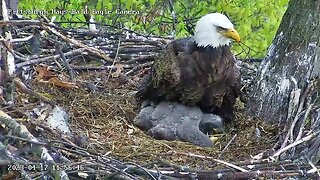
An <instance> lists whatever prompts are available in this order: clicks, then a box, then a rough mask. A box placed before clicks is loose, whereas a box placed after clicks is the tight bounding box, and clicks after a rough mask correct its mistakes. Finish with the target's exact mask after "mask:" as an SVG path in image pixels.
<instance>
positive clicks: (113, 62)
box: [106, 38, 121, 82]
mask: <svg viewBox="0 0 320 180" xmlns="http://www.w3.org/2000/svg"><path fill="white" fill-rule="evenodd" d="M120 42H121V41H120V38H119V40H118V48H117V52H116V56H115V57H114V59H113V61H112V66H114V65H115V64H116V60H117V58H118V53H119V49H120ZM111 72H112V69H110V71H109V73H108V76H107V81H106V82H108V81H109V78H110V75H111Z"/></svg>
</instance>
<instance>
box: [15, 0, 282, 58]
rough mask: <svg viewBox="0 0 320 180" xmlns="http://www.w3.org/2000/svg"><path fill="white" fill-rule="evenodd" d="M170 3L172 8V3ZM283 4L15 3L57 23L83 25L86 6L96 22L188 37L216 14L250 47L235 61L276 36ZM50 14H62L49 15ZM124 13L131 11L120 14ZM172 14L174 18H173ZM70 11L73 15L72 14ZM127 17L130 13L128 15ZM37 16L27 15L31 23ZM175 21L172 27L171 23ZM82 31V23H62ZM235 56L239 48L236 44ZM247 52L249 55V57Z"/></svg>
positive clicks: (244, 0) (224, 0) (226, 0)
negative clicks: (203, 18)
mask: <svg viewBox="0 0 320 180" xmlns="http://www.w3.org/2000/svg"><path fill="white" fill-rule="evenodd" d="M170 2H172V3H173V4H171V3H170ZM287 3H288V0H268V1H265V0H232V1H231V0H220V1H219V0H203V1H198V0H180V1H173V0H172V1H170V0H169V1H168V0H165V1H155V0H118V1H106V0H59V1H52V0H41V1H34V0H20V1H19V7H20V9H22V10H30V9H36V10H46V11H47V12H49V13H48V14H47V16H48V17H49V18H50V17H51V16H53V15H55V16H56V18H57V19H56V22H59V21H60V22H61V21H64V22H69V21H73V22H74V21H77V22H79V21H82V22H86V18H85V16H87V20H88V17H89V16H88V15H84V14H83V10H84V8H85V7H87V9H88V10H89V12H90V14H94V17H95V20H96V22H101V23H102V24H109V25H113V26H117V27H124V28H127V29H131V30H134V31H137V32H140V33H142V34H154V35H163V36H168V35H174V36H176V37H184V36H189V35H190V34H191V33H192V28H193V27H194V25H195V22H196V21H197V20H198V19H199V18H200V17H201V16H203V15H205V14H207V13H211V12H221V13H225V14H227V15H228V16H229V18H230V19H231V21H232V22H233V23H234V24H235V28H236V29H237V31H238V32H239V34H240V36H241V39H242V42H243V43H244V44H246V45H247V46H249V47H250V49H251V50H249V49H248V48H246V47H245V48H244V49H245V50H246V52H243V53H241V54H240V57H242V58H243V57H245V56H249V57H263V56H264V55H265V52H266V49H267V47H268V46H269V45H270V44H271V42H272V40H273V38H274V35H275V33H276V31H277V28H278V26H279V23H280V21H281V17H282V15H283V14H284V12H285V10H286V6H287ZM52 10H56V11H58V10H60V11H63V10H67V13H66V14H57V13H56V14H52ZM125 10H129V11H130V10H132V11H130V12H128V11H127V12H124V11H125ZM172 10H173V11H174V12H175V16H174V15H173V14H172ZM71 11H72V12H73V13H71ZM129 13H132V14H129ZM36 16H37V15H35V14H30V15H29V17H31V18H35V17H36ZM173 21H175V23H173ZM63 25H64V26H70V25H71V26H72V27H73V28H74V27H75V26H83V25H84V24H77V25H75V24H68V23H66V24H63ZM234 50H235V51H236V53H240V52H242V51H243V50H242V48H241V47H240V46H239V45H238V44H235V46H234ZM248 51H250V52H248Z"/></svg>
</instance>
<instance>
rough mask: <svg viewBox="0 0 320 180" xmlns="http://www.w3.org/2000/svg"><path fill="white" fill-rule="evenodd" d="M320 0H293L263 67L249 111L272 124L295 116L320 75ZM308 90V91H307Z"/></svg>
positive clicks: (248, 105) (248, 106)
mask: <svg viewBox="0 0 320 180" xmlns="http://www.w3.org/2000/svg"><path fill="white" fill-rule="evenodd" d="M319 39H320V1H319V0H311V1H300V0H291V1H290V3H289V6H288V9H287V11H286V13H285V15H284V17H283V20H282V22H281V25H280V27H279V29H278V32H277V35H276V37H275V39H274V41H273V43H272V45H271V46H270V48H269V50H268V54H267V56H266V58H265V59H264V60H263V61H262V64H261V66H260V77H257V80H256V83H257V86H255V87H256V88H254V90H253V95H252V97H251V98H250V100H249V102H248V104H247V108H246V110H247V112H248V113H249V114H251V115H254V116H258V117H260V118H263V119H265V120H268V121H272V122H285V121H286V119H287V118H290V117H292V116H294V115H295V112H297V110H298V108H299V102H301V100H303V99H302V97H303V96H304V93H309V94H310V93H312V92H308V91H313V92H315V91H314V88H313V90H312V88H311V89H310V87H311V86H312V84H314V82H313V81H314V80H315V78H316V77H319V73H320V48H319V43H320V40H319ZM308 87H309V88H308Z"/></svg>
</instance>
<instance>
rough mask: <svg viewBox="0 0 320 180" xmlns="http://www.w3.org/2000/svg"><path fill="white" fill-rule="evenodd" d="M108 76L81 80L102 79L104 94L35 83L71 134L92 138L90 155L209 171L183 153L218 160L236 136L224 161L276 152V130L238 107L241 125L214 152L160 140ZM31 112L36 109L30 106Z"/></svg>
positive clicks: (128, 90)
mask: <svg viewBox="0 0 320 180" xmlns="http://www.w3.org/2000/svg"><path fill="white" fill-rule="evenodd" d="M106 77H107V72H105V73H103V72H99V73H93V72H90V73H85V74H82V75H81V76H80V79H82V80H83V81H84V80H85V81H88V82H94V81H96V80H97V79H98V80H99V81H100V84H101V85H103V86H104V88H103V89H104V92H88V91H86V90H84V89H74V90H61V89H56V88H54V87H45V86H44V85H40V84H36V83H33V89H34V90H35V91H37V92H39V93H41V94H44V95H46V96H48V97H51V98H53V99H55V100H56V102H58V104H59V105H61V106H63V107H64V108H65V109H66V110H67V112H68V113H69V115H70V119H71V121H70V124H71V126H70V127H71V129H72V132H74V133H76V134H82V135H86V136H88V137H89V140H88V142H87V143H85V144H84V146H85V147H86V148H88V149H89V150H91V151H94V152H99V153H101V154H105V153H107V152H111V154H112V155H114V156H116V157H118V158H119V159H122V160H124V161H133V162H137V163H142V164H146V163H150V162H156V161H161V162H167V163H170V164H175V165H182V166H186V165H187V166H189V167H194V168H199V169H207V168H210V167H211V166H214V165H216V164H215V163H213V162H212V161H210V160H205V159H199V158H195V157H190V156H186V155H183V153H193V154H199V155H202V156H211V157H215V158H217V157H218V155H219V154H220V153H221V150H222V149H223V148H225V146H226V145H227V144H228V142H229V141H230V140H231V139H232V137H233V136H234V135H235V134H237V137H236V138H235V139H234V141H233V142H232V143H231V144H230V146H229V147H228V148H227V149H226V151H225V152H224V153H223V155H222V156H221V157H220V159H224V160H227V161H232V162H235V161H239V160H245V159H248V158H250V157H251V156H254V155H257V154H258V153H260V152H263V151H265V150H266V149H268V148H271V147H272V146H273V144H274V143H275V142H276V139H275V137H276V134H277V131H278V129H277V127H276V126H274V125H271V124H268V123H265V122H262V121H260V120H257V119H251V118H248V117H246V116H245V115H243V114H242V113H241V111H242V109H243V107H242V106H241V104H238V108H237V109H238V112H237V120H236V121H234V122H232V123H230V124H227V126H226V132H225V134H221V135H219V136H218V140H217V141H216V145H215V146H214V147H212V148H204V147H199V146H195V145H192V144H190V143H186V142H179V141H165V140H155V139H153V138H152V137H150V136H148V135H146V134H145V133H144V132H142V131H140V130H139V129H138V128H136V127H134V126H133V124H132V120H133V118H134V117H135V115H136V113H137V108H136V106H135V100H134V98H133V94H134V90H135V88H134V87H132V86H130V85H128V84H127V83H126V82H123V81H122V80H119V79H116V78H111V79H109V80H108V81H107V80H106ZM28 107H29V108H31V107H30V105H29V106H28ZM25 108H26V107H25ZM29 108H27V109H29ZM21 109H23V107H21ZM256 128H259V129H260V131H261V137H260V138H258V137H257V136H256ZM47 138H53V137H47ZM173 152H177V153H178V154H173ZM179 153H180V155H179Z"/></svg>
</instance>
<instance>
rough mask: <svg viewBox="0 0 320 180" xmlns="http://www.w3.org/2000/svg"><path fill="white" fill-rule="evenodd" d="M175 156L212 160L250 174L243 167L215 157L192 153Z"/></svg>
mask: <svg viewBox="0 0 320 180" xmlns="http://www.w3.org/2000/svg"><path fill="white" fill-rule="evenodd" d="M174 153H175V154H178V155H184V156H189V157H195V158H200V159H210V160H213V161H215V162H217V163H220V164H224V165H226V166H228V167H232V168H234V169H237V170H239V171H241V172H249V171H248V170H246V169H244V168H242V167H239V166H236V165H234V164H231V163H228V162H225V161H222V160H219V159H215V158H213V157H210V156H202V155H197V154H192V153H179V152H174Z"/></svg>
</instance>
